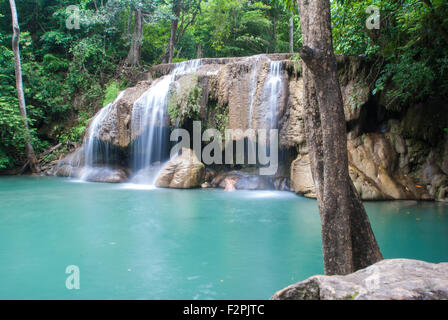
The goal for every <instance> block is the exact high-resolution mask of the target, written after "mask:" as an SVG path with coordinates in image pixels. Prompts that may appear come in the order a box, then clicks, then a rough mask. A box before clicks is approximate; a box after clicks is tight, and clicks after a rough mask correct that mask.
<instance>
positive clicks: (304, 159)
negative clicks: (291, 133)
mask: <svg viewBox="0 0 448 320" xmlns="http://www.w3.org/2000/svg"><path fill="white" fill-rule="evenodd" d="M291 190H292V191H294V192H295V193H298V194H301V195H303V196H305V197H308V198H315V197H316V188H315V185H314V180H313V174H312V172H311V163H310V158H309V157H308V155H299V157H298V158H297V159H296V160H294V161H293V162H292V164H291Z"/></svg>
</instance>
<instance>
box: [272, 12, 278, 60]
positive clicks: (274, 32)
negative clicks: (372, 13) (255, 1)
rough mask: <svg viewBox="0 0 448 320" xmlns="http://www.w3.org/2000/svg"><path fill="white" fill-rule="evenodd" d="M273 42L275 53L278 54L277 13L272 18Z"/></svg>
mask: <svg viewBox="0 0 448 320" xmlns="http://www.w3.org/2000/svg"><path fill="white" fill-rule="evenodd" d="M272 42H273V43H274V51H273V52H274V53H275V52H277V17H276V16H275V13H274V15H273V17H272Z"/></svg>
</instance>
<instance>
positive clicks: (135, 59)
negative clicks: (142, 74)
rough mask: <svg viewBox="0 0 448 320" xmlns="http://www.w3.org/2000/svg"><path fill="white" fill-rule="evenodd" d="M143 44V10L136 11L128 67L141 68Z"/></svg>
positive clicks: (127, 59) (127, 61)
mask: <svg viewBox="0 0 448 320" xmlns="http://www.w3.org/2000/svg"><path fill="white" fill-rule="evenodd" d="M142 44H143V14H142V10H141V9H136V10H134V32H133V34H132V40H131V47H130V48H129V53H128V57H127V58H126V65H128V66H131V67H136V66H140V59H141V55H142Z"/></svg>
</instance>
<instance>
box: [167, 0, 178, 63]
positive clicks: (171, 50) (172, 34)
mask: <svg viewBox="0 0 448 320" xmlns="http://www.w3.org/2000/svg"><path fill="white" fill-rule="evenodd" d="M180 11H181V6H180V1H179V0H176V1H175V2H174V4H173V15H174V17H175V18H174V19H172V20H171V31H170V41H169V42H168V46H167V48H166V51H165V59H164V62H165V63H171V62H172V61H173V56H174V48H175V47H176V38H177V27H178V26H179V17H180Z"/></svg>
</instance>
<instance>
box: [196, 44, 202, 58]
mask: <svg viewBox="0 0 448 320" xmlns="http://www.w3.org/2000/svg"><path fill="white" fill-rule="evenodd" d="M196 58H197V59H201V58H202V44H201V43H199V44H198V50H197V55H196Z"/></svg>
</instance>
